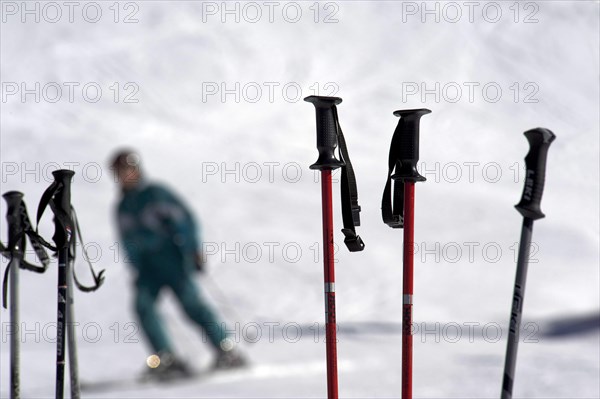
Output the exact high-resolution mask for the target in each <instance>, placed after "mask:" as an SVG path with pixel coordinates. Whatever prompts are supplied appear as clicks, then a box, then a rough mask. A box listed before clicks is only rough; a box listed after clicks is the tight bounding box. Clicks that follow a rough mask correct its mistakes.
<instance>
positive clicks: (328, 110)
mask: <svg viewBox="0 0 600 399" xmlns="http://www.w3.org/2000/svg"><path fill="white" fill-rule="evenodd" d="M305 101H307V102H310V103H312V104H313V105H314V106H315V110H316V119H317V150H318V151H319V158H318V159H317V162H315V163H314V164H313V165H311V166H310V168H311V169H315V170H320V171H321V201H322V208H323V214H322V216H323V268H324V270H323V271H324V281H325V342H326V356H327V397H328V398H329V399H337V397H338V377H337V337H336V319H335V271H334V251H333V249H334V248H333V212H332V193H331V191H332V187H331V171H332V170H333V169H337V168H339V167H341V166H344V165H345V164H344V162H342V161H340V160H338V159H337V158H336V157H335V153H334V151H335V149H336V147H337V144H338V139H337V133H338V124H337V120H336V114H335V111H334V110H335V108H334V107H335V105H336V104H339V103H341V102H342V99H341V98H337V97H318V96H310V97H307V98H305Z"/></svg>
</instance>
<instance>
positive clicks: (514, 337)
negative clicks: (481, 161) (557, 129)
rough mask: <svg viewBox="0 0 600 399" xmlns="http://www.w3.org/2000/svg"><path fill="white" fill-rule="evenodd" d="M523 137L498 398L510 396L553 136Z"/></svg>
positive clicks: (545, 133)
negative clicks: (525, 148) (519, 219)
mask: <svg viewBox="0 0 600 399" xmlns="http://www.w3.org/2000/svg"><path fill="white" fill-rule="evenodd" d="M525 137H526V138H527V141H528V142H529V152H528V153H527V156H526V157H525V167H526V175H525V187H524V189H523V195H522V196H521V201H520V202H519V203H518V204H517V205H515V208H516V209H517V211H519V213H521V215H523V227H522V229H521V241H520V244H519V255H518V258H517V273H516V277H515V286H514V291H513V299H512V310H511V315H510V325H509V333H508V343H507V346H506V359H505V363H504V374H503V380H502V393H501V398H502V399H510V398H512V390H513V383H514V378H515V368H516V363H517V348H518V345H519V330H520V328H521V316H522V314H523V300H524V298H525V283H526V281H527V268H528V265H529V249H530V246H531V236H532V232H533V222H534V220H537V219H541V218H543V217H544V216H545V215H544V213H543V212H542V210H541V200H542V193H543V191H544V181H545V173H546V159H547V156H548V149H549V148H550V144H551V143H552V141H554V139H555V138H556V136H554V133H552V132H551V131H550V130H548V129H542V128H537V129H532V130H528V131H526V132H525Z"/></svg>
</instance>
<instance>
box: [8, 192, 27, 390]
mask: <svg viewBox="0 0 600 399" xmlns="http://www.w3.org/2000/svg"><path fill="white" fill-rule="evenodd" d="M3 197H4V199H5V200H6V204H7V212H6V221H7V224H8V250H9V251H10V268H11V269H10V277H9V279H10V280H9V283H10V297H9V300H10V308H9V312H10V324H11V330H12V334H11V336H10V397H11V398H12V399H18V398H19V397H20V385H21V384H20V370H21V369H20V339H19V338H20V331H19V328H20V325H19V324H20V323H19V268H20V267H21V260H22V259H23V244H24V242H25V238H24V237H21V238H19V237H18V235H19V234H20V233H21V232H22V229H23V226H22V224H21V214H20V210H21V202H22V201H23V194H22V193H20V192H18V191H9V192H7V193H5V194H4V195H3Z"/></svg>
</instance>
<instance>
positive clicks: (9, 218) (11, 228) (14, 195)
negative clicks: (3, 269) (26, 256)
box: [2, 191, 23, 252]
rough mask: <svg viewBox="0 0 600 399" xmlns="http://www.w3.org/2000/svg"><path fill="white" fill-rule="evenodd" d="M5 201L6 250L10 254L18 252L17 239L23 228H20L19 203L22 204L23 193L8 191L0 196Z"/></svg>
mask: <svg viewBox="0 0 600 399" xmlns="http://www.w3.org/2000/svg"><path fill="white" fill-rule="evenodd" d="M2 197H3V198H4V200H5V201H6V206H7V210H6V222H7V224H8V250H9V251H11V252H14V251H19V250H21V248H19V242H20V241H21V240H22V238H18V234H19V233H20V232H21V230H22V228H23V226H21V220H22V219H21V203H22V202H23V193H21V192H19V191H8V192H6V193H4V194H3V195H2Z"/></svg>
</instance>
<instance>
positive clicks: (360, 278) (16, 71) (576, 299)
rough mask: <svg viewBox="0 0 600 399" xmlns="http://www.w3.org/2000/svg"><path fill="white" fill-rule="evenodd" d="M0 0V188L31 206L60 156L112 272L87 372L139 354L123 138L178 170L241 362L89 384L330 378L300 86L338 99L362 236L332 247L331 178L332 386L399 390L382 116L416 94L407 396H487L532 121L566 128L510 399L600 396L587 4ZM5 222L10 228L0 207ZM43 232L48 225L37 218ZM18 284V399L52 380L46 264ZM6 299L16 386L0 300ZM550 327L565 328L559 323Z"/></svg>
mask: <svg viewBox="0 0 600 399" xmlns="http://www.w3.org/2000/svg"><path fill="white" fill-rule="evenodd" d="M1 7H2V21H1V22H2V23H1V25H0V27H1V28H0V46H1V49H0V54H1V62H0V67H1V70H0V78H1V79H0V80H1V82H2V101H1V103H0V106H1V111H0V117H1V123H0V128H1V158H2V160H1V165H2V180H1V182H2V189H1V191H2V192H5V191H8V190H19V191H22V192H23V193H25V199H26V200H27V203H28V205H29V211H30V213H31V214H32V215H33V214H34V213H35V209H36V206H37V202H38V200H39V198H40V195H41V193H42V192H43V190H44V189H45V188H46V187H47V186H48V185H49V184H50V182H51V174H50V172H51V171H52V170H54V169H57V168H59V167H66V168H73V169H74V170H75V172H76V173H77V174H76V177H75V179H74V183H73V204H74V205H75V207H76V208H77V210H78V213H79V219H80V222H81V224H82V229H83V233H84V238H85V239H86V240H87V241H88V242H89V243H90V244H89V247H88V248H89V250H90V256H91V257H92V258H94V259H93V260H94V262H95V263H94V264H95V266H96V267H97V268H106V270H107V272H106V274H107V277H106V283H105V286H104V287H102V289H101V290H99V291H98V292H95V293H92V294H84V293H79V292H78V293H77V295H76V313H77V319H78V322H79V323H80V325H79V329H78V341H79V346H80V347H79V352H80V372H81V378H82V380H85V381H95V380H101V379H103V378H106V379H111V378H119V377H127V376H132V375H134V374H135V373H138V372H139V371H140V370H141V369H142V368H143V364H144V359H145V356H147V355H148V352H147V350H148V349H147V347H146V346H145V345H144V344H143V336H142V334H141V333H140V332H139V331H138V330H137V329H136V327H135V317H134V315H133V313H132V309H131V299H132V298H131V292H130V283H131V277H132V276H131V274H130V272H129V270H128V268H127V265H126V264H125V263H123V259H122V256H121V255H119V252H118V246H117V244H116V234H115V231H114V227H113V214H112V212H113V206H114V203H115V201H116V200H117V198H118V194H117V190H116V187H115V185H114V184H113V181H112V177H111V175H110V171H109V170H108V168H107V167H106V164H107V160H108V158H109V156H110V154H111V153H112V151H114V150H115V149H116V148H119V147H122V146H131V147H134V148H136V149H138V150H139V152H140V153H141V155H142V158H143V162H144V167H145V170H146V172H147V174H148V176H150V177H151V178H153V179H156V180H161V181H163V182H167V183H168V184H169V185H170V186H172V187H173V188H174V189H175V190H176V191H177V192H178V193H179V194H180V195H181V196H182V197H184V198H185V199H186V201H187V202H188V204H189V205H190V207H191V208H192V209H193V210H194V211H195V212H196V214H197V216H198V219H199V220H201V222H202V230H203V240H204V243H205V247H206V252H207V253H209V254H210V256H209V263H210V273H209V276H208V277H200V276H199V277H198V282H199V283H200V284H201V285H202V287H203V292H204V295H205V296H206V297H207V298H208V299H209V300H211V301H213V302H214V303H215V305H216V306H217V307H218V308H219V311H220V314H221V315H222V317H223V318H224V319H225V320H227V321H228V322H229V325H230V329H232V333H233V334H234V336H235V337H236V339H238V340H239V341H240V345H241V347H242V349H243V350H244V352H245V353H247V354H248V356H249V358H250V359H251V360H252V363H253V365H254V366H253V368H252V369H250V370H248V371H244V372H239V373H233V374H231V375H222V376H220V377H215V378H214V379H212V380H208V381H205V382H192V383H188V384H179V385H177V386H170V387H167V386H164V387H163V386H158V387H157V386H153V387H148V388H147V389H142V388H139V389H132V390H114V391H111V392H106V393H102V394H100V393H84V396H85V397H119V398H128V397H131V398H142V397H178V398H182V397H185V398H225V397H227V398H234V397H239V398H281V397H289V398H305V397H324V396H325V395H326V389H325V363H324V356H325V354H324V351H325V346H324V344H323V342H322V341H323V336H322V335H320V336H318V337H317V338H318V339H316V341H317V342H315V335H316V331H317V327H318V326H321V327H322V321H323V317H324V316H323V300H322V290H323V289H322V281H323V280H322V266H321V258H320V255H321V254H320V251H319V246H320V245H321V244H320V242H321V213H320V212H321V211H320V185H319V183H318V180H317V179H316V177H315V176H316V175H315V174H314V173H313V172H312V171H310V170H309V169H308V166H309V165H310V164H311V163H313V162H314V161H315V159H316V154H317V152H316V149H315V121H314V111H313V107H312V105H310V104H306V103H304V102H303V101H302V98H303V97H304V96H307V95H310V94H317V93H318V94H321V95H337V96H340V97H342V98H343V99H344V102H343V103H342V104H341V105H340V106H339V115H340V121H341V125H342V126H343V128H344V132H345V135H346V140H347V142H348V146H349V149H350V154H351V157H352V161H353V164H354V167H355V170H356V175H357V180H358V185H359V200H360V204H361V205H362V209H363V211H362V225H361V226H360V227H359V234H360V235H361V236H362V237H363V239H364V240H365V242H366V249H365V250H364V251H363V252H361V253H352V254H351V253H349V252H348V251H347V250H346V249H345V247H344V246H343V244H342V238H343V237H342V235H341V233H340V232H339V229H340V228H341V215H340V212H339V201H338V200H339V195H338V191H337V190H338V186H339V183H338V182H336V183H335V187H334V190H335V195H334V204H335V207H336V213H335V223H336V240H337V241H338V243H340V244H341V245H340V249H339V251H338V252H337V259H338V263H337V266H336V273H337V275H336V277H337V280H336V288H337V304H338V309H337V311H338V312H337V317H338V322H339V324H340V335H339V344H338V345H339V347H338V354H339V363H340V376H339V386H340V396H341V397H344V398H358V397H361V398H364V397H383V398H391V397H400V369H401V362H400V359H401V358H400V346H401V335H400V329H399V325H400V324H399V323H400V322H401V318H400V315H401V287H402V285H401V284H402V261H401V259H402V258H401V256H402V254H401V251H402V245H401V243H402V233H401V231H396V230H391V229H389V228H388V227H387V226H385V225H384V224H383V223H382V222H381V217H380V201H381V193H382V190H383V185H384V182H385V180H384V178H385V174H386V172H387V156H388V149H389V143H390V139H391V136H392V133H393V131H394V128H395V126H396V123H397V118H396V117H394V116H393V115H392V112H393V111H394V110H396V109H407V108H422V107H426V108H430V109H431V110H432V111H433V113H432V114H431V115H427V116H425V117H424V118H423V120H422V124H421V154H420V158H421V165H420V170H421V171H422V173H423V174H424V175H425V176H426V177H427V179H428V180H427V182H425V183H423V184H419V185H417V190H416V191H417V193H416V215H415V220H416V228H415V241H416V243H417V245H418V248H417V249H418V252H417V254H416V258H415V308H414V309H415V316H414V317H415V323H416V325H417V326H418V327H419V329H418V330H417V331H416V335H415V353H414V362H415V364H414V395H415V397H419V398H424V397H428V398H493V397H497V396H498V395H499V393H500V384H501V374H502V367H503V359H504V351H505V347H506V326H507V324H508V318H509V311H510V305H511V296H512V288H513V281H514V275H515V253H516V248H517V247H516V243H517V241H518V239H519V232H520V227H521V217H520V215H519V213H518V212H516V211H515V209H514V208H513V205H514V204H515V203H517V202H518V200H519V198H520V196H521V192H522V188H523V172H524V163H523V158H524V156H525V154H526V153H527V151H528V144H527V141H526V139H525V138H524V136H523V135H522V133H523V132H524V131H525V130H528V129H531V128H534V127H538V126H539V127H546V128H549V129H551V130H552V131H554V132H555V133H556V136H557V139H556V141H555V142H554V143H553V144H552V146H551V148H550V151H549V157H548V167H547V176H546V187H545V192H544V198H543V202H542V208H543V210H544V212H545V213H546V215H547V217H546V219H542V220H539V221H537V222H536V223H535V228H534V235H533V237H534V238H533V239H534V241H535V247H534V249H535V251H534V252H535V253H534V254H533V255H532V260H531V263H530V268H529V275H528V285H527V294H526V299H525V305H524V322H525V323H532V324H527V325H526V327H527V329H528V330H527V331H525V332H524V334H523V337H522V340H521V344H520V347H519V359H518V363H517V375H516V379H515V388H514V394H515V397H520V398H522V397H527V398H559V397H560V398H592V397H596V398H597V397H599V396H600V387H599V385H600V382H599V374H600V359H599V358H600V345H599V337H600V335H599V332H598V328H597V327H595V328H590V329H586V330H585V332H582V333H577V334H576V333H574V330H575V326H574V323H573V322H570V321H569V320H571V319H570V318H571V317H575V318H584V319H585V318H587V319H588V320H591V323H592V324H593V322H594V321H595V322H596V324H597V317H598V310H599V309H600V304H599V277H600V276H599V268H598V265H599V264H598V263H599V262H598V256H599V235H600V234H599V210H598V204H599V184H598V183H599V175H598V172H599V168H598V154H599V108H600V107H599V95H600V92H599V68H600V66H599V48H600V43H599V4H598V2H597V1H580V2H561V1H552V2H519V3H516V2H496V3H493V2H492V3H487V2H471V3H470V2H450V3H446V2H426V3H423V2H405V3H401V2H391V1H371V2H362V1H352V2H321V3H315V2H291V3H282V2H272V3H269V2H254V3H247V2H227V3H222V2H205V3H202V2H195V1H171V2H162V1H135V2H119V3H114V2H96V3H93V2H76V3H75V5H68V4H64V3H62V2H56V3H46V2H26V3H23V2H11V1H2V2H1ZM27 10H29V12H28V11H27ZM117 11H118V13H117ZM36 18H38V21H36ZM236 19H237V21H236ZM436 19H437V20H436ZM94 21H96V22H94ZM115 21H116V22H115ZM126 21H127V22H129V23H125V22H126ZM36 85H39V86H36ZM69 88H72V90H73V91H72V93H70V90H69ZM99 90H100V91H101V92H100V91H99ZM36 96H38V97H39V98H36ZM96 100H97V101H96ZM132 101H133V102H132ZM5 212H6V207H5V205H4V202H2V203H0V214H2V215H4V214H5ZM2 219H3V218H2ZM0 230H1V234H2V237H3V241H5V240H6V225H5V223H4V220H2V224H1V226H0ZM40 231H41V232H42V233H43V234H44V235H45V236H46V237H48V238H49V237H51V235H52V223H51V218H50V217H49V216H48V215H46V218H45V219H44V221H43V222H42V225H41V226H40ZM2 262H3V263H2V270H4V268H5V266H6V261H4V260H3V261H2ZM81 262H82V260H81V259H80V260H79V263H78V266H77V270H78V273H79V275H80V277H81V278H82V279H85V280H86V281H89V279H88V275H87V274H86V269H85V267H84V265H83V264H82V263H81ZM20 288H21V294H20V295H21V305H22V306H21V331H20V333H21V341H22V345H21V346H22V360H21V363H22V373H21V374H22V393H23V397H27V398H29V397H35V398H41V397H52V396H53V394H54V356H55V355H54V350H55V345H54V344H53V339H54V337H55V327H54V325H53V324H52V323H53V321H54V320H55V316H56V309H55V307H56V305H55V298H56V294H55V290H56V265H55V263H53V265H52V267H51V268H50V270H49V271H48V272H47V273H46V274H44V275H34V274H32V273H28V272H22V273H21V287H20ZM161 310H162V312H163V313H164V317H165V322H166V324H167V325H168V328H169V330H170V331H171V332H172V334H173V337H174V339H175V340H176V346H177V349H178V351H179V352H180V353H181V354H182V356H183V357H185V359H186V360H188V361H190V362H192V363H193V364H194V365H196V367H202V366H203V365H206V364H208V363H209V362H210V361H211V353H210V351H209V349H208V348H207V346H206V345H205V344H203V343H202V336H201V335H200V334H199V333H198V332H197V331H195V330H194V328H193V327H192V326H191V325H190V324H189V323H188V322H187V321H186V320H185V317H184V316H183V315H182V313H181V311H180V309H179V308H178V307H177V305H176V304H175V303H173V301H172V296H171V295H170V294H165V298H164V300H163V301H162V302H161ZM0 315H1V317H2V330H1V331H2V341H1V345H2V346H1V349H2V354H1V356H0V370H1V371H0V382H1V388H0V395H1V396H2V397H7V396H8V392H9V391H8V389H9V386H8V385H9V384H8V382H9V378H8V376H9V356H8V353H9V344H8V341H9V334H8V330H7V329H8V325H9V324H8V323H9V317H8V312H7V311H5V310H3V311H1V312H0ZM556 322H560V323H562V324H560V325H561V326H563V327H565V329H566V330H565V331H566V332H567V334H563V335H560V334H552V332H553V331H554V332H556V328H557V327H556V326H557V325H556V324H553V323H556ZM127 323H133V324H127ZM314 323H317V324H314ZM436 323H439V324H436ZM236 326H237V327H236ZM234 327H236V328H237V330H236V329H234ZM299 328H301V330H299ZM299 331H301V334H302V335H301V336H299V334H300V333H299ZM257 332H258V333H260V335H259V336H257ZM251 341H255V342H251ZM136 342H137V343H136Z"/></svg>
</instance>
